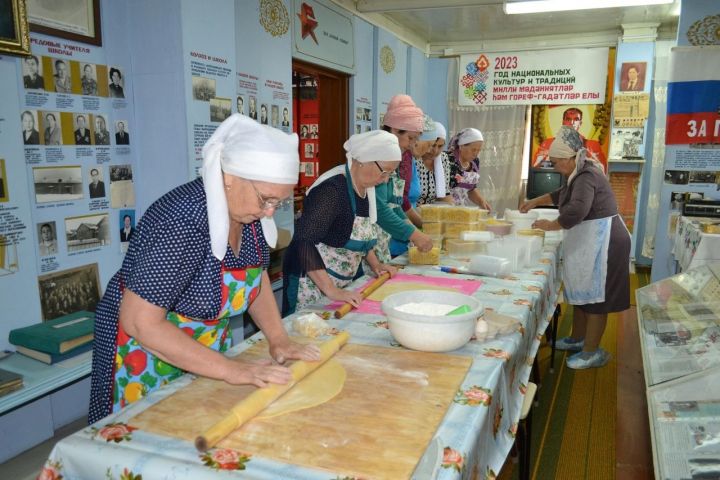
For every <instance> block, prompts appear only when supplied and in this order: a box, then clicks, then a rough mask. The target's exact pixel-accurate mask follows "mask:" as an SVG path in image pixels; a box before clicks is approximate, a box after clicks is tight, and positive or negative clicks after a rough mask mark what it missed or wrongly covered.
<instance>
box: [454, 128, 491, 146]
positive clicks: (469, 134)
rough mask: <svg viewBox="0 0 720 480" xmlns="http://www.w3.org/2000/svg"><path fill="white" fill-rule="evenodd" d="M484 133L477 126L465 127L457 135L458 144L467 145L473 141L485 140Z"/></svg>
mask: <svg viewBox="0 0 720 480" xmlns="http://www.w3.org/2000/svg"><path fill="white" fill-rule="evenodd" d="M484 141H485V139H484V138H483V134H482V132H481V131H480V130H478V129H477V128H464V129H462V130H460V133H458V136H457V144H458V145H467V144H468V143H473V142H484Z"/></svg>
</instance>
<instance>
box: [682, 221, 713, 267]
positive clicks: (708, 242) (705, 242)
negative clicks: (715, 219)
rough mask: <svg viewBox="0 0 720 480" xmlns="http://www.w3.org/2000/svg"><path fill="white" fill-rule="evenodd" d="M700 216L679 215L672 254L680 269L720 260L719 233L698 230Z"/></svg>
mask: <svg viewBox="0 0 720 480" xmlns="http://www.w3.org/2000/svg"><path fill="white" fill-rule="evenodd" d="M700 220H708V219H706V218H702V217H680V220H678V222H677V231H676V233H675V240H674V243H673V248H672V254H673V255H674V256H675V260H677V261H678V264H679V265H680V270H681V271H683V272H684V271H687V270H689V269H691V268H696V267H699V266H700V265H704V264H706V263H710V262H717V261H720V235H719V234H710V233H703V232H702V231H701V230H700V225H699V222H700Z"/></svg>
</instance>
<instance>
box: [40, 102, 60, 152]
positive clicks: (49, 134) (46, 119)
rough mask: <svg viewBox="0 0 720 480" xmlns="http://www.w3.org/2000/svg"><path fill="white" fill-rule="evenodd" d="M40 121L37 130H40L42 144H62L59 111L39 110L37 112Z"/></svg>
mask: <svg viewBox="0 0 720 480" xmlns="http://www.w3.org/2000/svg"><path fill="white" fill-rule="evenodd" d="M38 121H39V123H40V126H39V131H40V132H42V144H43V145H47V146H55V145H62V124H61V122H60V112H48V111H41V112H39V113H38Z"/></svg>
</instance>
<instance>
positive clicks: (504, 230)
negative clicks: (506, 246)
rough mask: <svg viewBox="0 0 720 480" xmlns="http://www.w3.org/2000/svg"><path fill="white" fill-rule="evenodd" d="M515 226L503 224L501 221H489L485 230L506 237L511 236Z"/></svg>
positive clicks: (508, 223)
mask: <svg viewBox="0 0 720 480" xmlns="http://www.w3.org/2000/svg"><path fill="white" fill-rule="evenodd" d="M512 227H513V224H512V223H510V222H503V221H501V220H488V222H487V224H486V225H485V230H487V231H488V232H492V233H494V234H495V235H499V236H504V235H509V234H510V232H511V231H512Z"/></svg>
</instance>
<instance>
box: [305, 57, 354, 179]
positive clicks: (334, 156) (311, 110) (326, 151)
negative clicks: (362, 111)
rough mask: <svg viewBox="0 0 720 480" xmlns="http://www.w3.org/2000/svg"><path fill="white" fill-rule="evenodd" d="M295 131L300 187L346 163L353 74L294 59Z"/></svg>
mask: <svg viewBox="0 0 720 480" xmlns="http://www.w3.org/2000/svg"><path fill="white" fill-rule="evenodd" d="M292 66H293V128H294V130H295V132H296V133H297V134H298V136H299V137H300V145H299V149H300V152H299V153H300V162H301V163H300V184H299V186H300V187H305V188H307V187H308V186H310V185H311V184H312V183H313V182H314V181H315V179H316V178H317V177H318V176H320V175H321V174H322V173H324V172H326V171H328V170H330V169H331V168H333V167H334V166H336V165H339V164H341V163H343V162H344V161H345V150H344V149H343V143H345V140H347V138H348V89H349V87H348V79H349V75H347V74H345V73H342V72H337V71H335V70H330V69H328V68H323V67H319V66H317V65H312V64H310V63H307V62H302V61H300V60H293V63H292Z"/></svg>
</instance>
